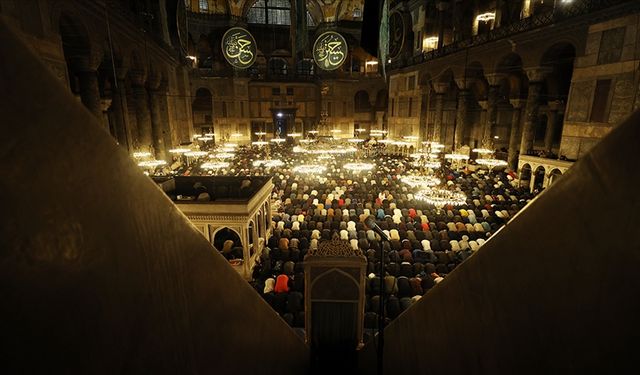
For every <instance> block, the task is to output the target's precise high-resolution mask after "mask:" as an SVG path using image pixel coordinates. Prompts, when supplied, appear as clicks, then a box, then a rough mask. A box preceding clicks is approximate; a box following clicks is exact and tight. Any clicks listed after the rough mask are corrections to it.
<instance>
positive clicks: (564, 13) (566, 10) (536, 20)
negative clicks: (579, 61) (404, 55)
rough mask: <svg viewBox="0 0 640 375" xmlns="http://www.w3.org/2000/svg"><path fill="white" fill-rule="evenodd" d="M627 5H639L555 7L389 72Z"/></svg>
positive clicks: (635, 4) (595, 2) (612, 1)
mask: <svg viewBox="0 0 640 375" xmlns="http://www.w3.org/2000/svg"><path fill="white" fill-rule="evenodd" d="M624 3H627V4H628V5H629V7H630V8H633V9H640V2H639V1H637V0H581V1H576V2H574V3H571V4H558V5H557V6H556V8H554V9H553V10H552V11H548V12H545V13H540V14H534V15H533V16H531V17H527V18H523V19H521V20H520V21H518V22H515V23H511V24H509V25H505V26H501V27H498V28H496V29H493V30H491V31H489V32H486V33H482V34H478V35H474V36H473V37H471V38H469V39H465V40H460V41H457V42H454V43H451V44H448V45H445V46H442V48H439V49H435V50H432V51H428V52H424V53H422V54H421V55H417V56H413V57H411V58H409V59H406V60H404V61H402V60H399V61H394V62H393V63H392V64H391V69H399V68H403V67H406V66H409V65H414V64H420V63H423V62H426V61H430V60H433V59H437V58H439V57H443V56H446V55H450V54H452V53H455V52H459V51H462V50H464V49H467V48H470V47H476V46H480V45H482V44H486V43H489V42H493V41H495V40H500V39H504V38H506V37H509V36H512V35H515V34H519V33H523V32H526V31H531V30H534V29H537V28H541V27H544V26H548V25H551V24H553V23H555V22H559V21H563V20H567V19H571V18H574V17H578V16H584V15H588V14H590V13H594V12H597V11H601V10H604V9H607V8H610V7H613V6H616V5H621V4H624Z"/></svg>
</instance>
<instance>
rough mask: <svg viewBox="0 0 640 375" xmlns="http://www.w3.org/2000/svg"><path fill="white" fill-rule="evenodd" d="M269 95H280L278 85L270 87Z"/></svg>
mask: <svg viewBox="0 0 640 375" xmlns="http://www.w3.org/2000/svg"><path fill="white" fill-rule="evenodd" d="M271 95H280V87H274V88H272V89H271Z"/></svg>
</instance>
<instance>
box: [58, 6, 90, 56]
mask: <svg viewBox="0 0 640 375" xmlns="http://www.w3.org/2000/svg"><path fill="white" fill-rule="evenodd" d="M58 31H59V32H60V39H61V40H62V50H63V52H64V55H65V58H66V59H67V60H69V59H71V58H75V57H88V56H90V54H91V40H90V38H89V31H88V29H87V26H86V25H85V24H84V23H83V22H82V21H81V20H80V19H79V17H73V16H72V15H70V14H68V13H66V12H62V13H61V14H60V18H59V19H58Z"/></svg>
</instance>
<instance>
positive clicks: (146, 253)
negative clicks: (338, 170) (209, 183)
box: [0, 23, 308, 374]
mask: <svg viewBox="0 0 640 375" xmlns="http://www.w3.org/2000/svg"><path fill="white" fill-rule="evenodd" d="M16 35H17V34H15V33H14V32H10V31H9V29H8V28H7V26H6V25H5V24H3V23H0V56H3V57H2V58H0V95H2V97H3V98H4V99H3V101H2V103H1V104H0V118H2V121H1V122H0V131H1V132H2V134H5V136H4V137H2V138H0V154H1V155H2V157H0V170H2V171H3V177H2V179H1V180H0V191H1V192H2V194H0V205H1V206H2V207H3V215H2V217H1V218H0V236H1V238H2V245H1V246H0V298H1V299H2V306H3V307H2V309H0V331H1V332H2V335H0V346H1V347H2V348H3V350H2V351H1V354H0V372H2V373H5V374H15V373H30V374H36V373H46V374H52V373H74V374H114V373H149V374H196V373H198V374H215V373H225V374H233V373H237V374H250V373H278V374H300V373H304V372H305V371H306V367H307V360H308V350H307V348H306V346H305V344H304V343H303V341H302V340H301V339H300V338H299V337H297V336H296V335H295V333H294V332H293V331H292V330H291V329H290V328H289V327H288V326H287V324H286V323H285V322H284V321H283V320H282V319H280V318H279V317H278V316H277V314H276V313H275V312H274V311H273V310H272V309H271V308H270V307H269V306H268V305H267V303H266V302H264V301H263V300H262V299H261V298H260V297H259V295H258V294H256V293H255V292H254V291H253V290H252V288H251V287H250V286H249V285H248V284H247V283H246V282H245V281H244V280H243V279H242V278H241V277H240V275H238V274H237V273H236V272H235V271H233V270H232V269H231V267H230V266H229V264H228V263H227V261H226V260H225V259H224V258H223V257H222V256H221V255H219V254H218V253H217V252H215V251H214V250H213V248H212V247H211V245H209V244H208V243H207V241H206V239H205V238H204V237H203V236H202V235H201V234H200V233H198V232H197V230H196V229H195V228H194V227H193V226H192V225H190V224H189V222H188V221H187V219H186V218H185V217H184V216H183V215H182V214H181V213H180V212H179V211H178V209H177V208H176V207H175V206H174V205H173V204H172V203H171V202H170V201H169V200H168V198H167V197H166V196H165V195H164V193H163V192H162V191H161V190H160V189H158V188H157V187H156V186H155V185H154V183H153V182H152V181H151V180H150V179H149V178H147V177H146V176H144V175H143V174H142V172H141V170H140V169H139V168H138V167H137V166H136V165H135V164H134V163H133V162H132V161H131V160H130V158H129V156H128V155H127V153H126V151H125V150H124V149H122V148H119V147H118V146H117V145H116V143H115V141H114V140H113V139H112V138H110V137H109V135H108V134H107V133H106V132H105V131H104V130H103V129H101V128H100V126H99V124H98V123H97V120H96V118H95V117H94V116H92V114H91V113H90V112H89V111H87V110H86V109H85V108H84V107H83V106H82V105H81V104H79V103H77V102H76V100H74V98H73V96H72V95H70V94H69V92H68V90H67V89H66V88H65V87H64V86H63V85H62V84H60V82H58V81H57V79H56V78H55V77H54V76H53V75H52V74H51V73H50V72H49V71H48V70H47V69H46V68H45V66H44V65H43V63H42V62H40V61H39V60H38V58H37V57H36V55H35V54H34V53H32V52H31V51H29V50H28V48H27V47H26V46H25V44H23V43H21V42H19V41H18V39H17V37H16ZM36 87H37V89H34V88H36Z"/></svg>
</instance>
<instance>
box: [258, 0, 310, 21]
mask: <svg viewBox="0 0 640 375" xmlns="http://www.w3.org/2000/svg"><path fill="white" fill-rule="evenodd" d="M290 11H291V5H290V4H289V1H288V0H258V1H256V3H255V4H253V6H252V7H251V8H250V9H249V12H248V13H247V21H248V22H249V23H262V24H269V25H291V14H290ZM307 17H309V15H308V13H307Z"/></svg>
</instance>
